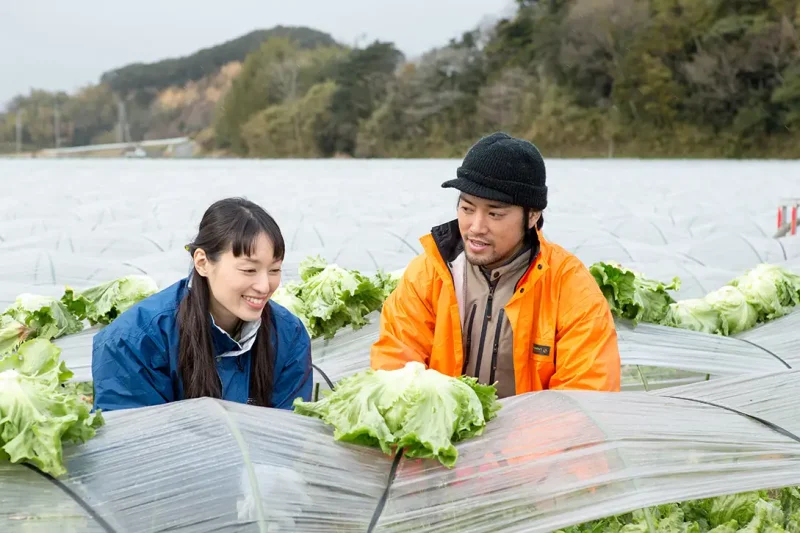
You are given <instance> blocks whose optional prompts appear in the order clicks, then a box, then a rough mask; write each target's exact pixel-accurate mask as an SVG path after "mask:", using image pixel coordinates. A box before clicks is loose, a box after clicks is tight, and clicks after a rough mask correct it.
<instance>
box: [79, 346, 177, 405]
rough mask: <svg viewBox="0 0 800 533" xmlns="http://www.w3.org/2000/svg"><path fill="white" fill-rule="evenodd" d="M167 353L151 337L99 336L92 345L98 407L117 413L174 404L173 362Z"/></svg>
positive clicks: (95, 395) (95, 402)
mask: <svg viewBox="0 0 800 533" xmlns="http://www.w3.org/2000/svg"><path fill="white" fill-rule="evenodd" d="M98 337H99V338H98ZM164 353H165V352H164V348H163V347H160V346H158V345H157V343H156V342H154V341H153V339H152V338H151V337H150V336H148V335H147V334H140V335H138V336H135V335H134V336H131V335H121V336H118V337H116V338H111V337H110V336H106V335H98V336H95V338H94V341H93V343H92V378H93V380H94V408H95V409H102V410H103V411H115V410H118V409H130V408H133V407H145V406H150V405H159V404H163V403H167V402H171V401H174V398H173V397H172V396H173V387H172V380H171V378H170V373H169V363H168V362H167V361H168V359H167V357H166V356H165V355H162V354H164ZM158 361H161V363H158Z"/></svg>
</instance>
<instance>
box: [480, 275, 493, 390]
mask: <svg viewBox="0 0 800 533" xmlns="http://www.w3.org/2000/svg"><path fill="white" fill-rule="evenodd" d="M494 288H495V285H494V283H490V284H489V297H488V298H487V299H486V312H485V313H484V314H483V326H482V327H481V340H480V343H481V345H480V347H479V348H478V359H477V361H475V377H476V378H478V379H480V377H481V363H482V362H483V361H482V360H483V344H484V343H485V342H486V328H487V327H488V326H489V321H490V320H491V319H492V299H493V298H494Z"/></svg>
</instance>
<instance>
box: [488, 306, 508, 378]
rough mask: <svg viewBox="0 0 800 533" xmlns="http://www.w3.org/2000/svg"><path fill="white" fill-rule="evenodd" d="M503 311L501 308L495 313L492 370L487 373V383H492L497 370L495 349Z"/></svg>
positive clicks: (501, 327) (498, 341) (498, 342)
mask: <svg viewBox="0 0 800 533" xmlns="http://www.w3.org/2000/svg"><path fill="white" fill-rule="evenodd" d="M505 311H506V310H505V309H501V310H500V314H499V315H497V327H496V328H495V330H494V344H493V345H492V372H491V374H490V375H489V383H487V385H491V384H493V383H494V374H495V372H496V371H497V350H498V348H499V347H500V332H502V331H503V317H504V316H505Z"/></svg>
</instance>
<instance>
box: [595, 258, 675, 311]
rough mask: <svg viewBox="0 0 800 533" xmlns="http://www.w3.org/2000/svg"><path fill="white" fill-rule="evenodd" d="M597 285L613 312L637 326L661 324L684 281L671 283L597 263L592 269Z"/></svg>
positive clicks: (604, 263)
mask: <svg viewBox="0 0 800 533" xmlns="http://www.w3.org/2000/svg"><path fill="white" fill-rule="evenodd" d="M589 272H591V274H592V276H593V277H594V279H595V281H596V282H597V284H598V285H599V287H600V290H601V291H602V292H603V295H604V296H605V297H606V300H608V304H609V306H610V307H611V312H612V313H614V314H615V315H617V316H620V317H622V318H626V319H628V320H630V321H632V322H633V325H634V326H635V325H637V324H638V323H639V322H650V323H653V324H659V323H661V321H662V320H664V317H665V316H666V315H667V311H668V310H669V306H670V304H672V303H675V299H674V298H673V297H672V296H671V295H670V294H669V292H667V291H670V290H678V289H680V285H681V282H680V279H679V278H677V277H675V278H673V279H672V282H671V283H668V284H667V283H663V282H661V281H658V280H654V279H650V278H648V277H646V276H645V275H644V274H642V273H640V272H635V271H633V270H630V269H628V268H625V267H623V266H622V265H620V264H619V263H616V262H613V261H606V262H597V263H594V264H593V265H591V266H590V267H589Z"/></svg>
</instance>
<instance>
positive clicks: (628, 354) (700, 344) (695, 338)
mask: <svg viewBox="0 0 800 533" xmlns="http://www.w3.org/2000/svg"><path fill="white" fill-rule="evenodd" d="M616 327H617V342H618V344H619V349H620V359H621V360H622V363H623V364H625V365H644V366H666V367H669V368H675V369H682V370H689V371H694V372H700V373H703V374H712V375H717V376H729V375H739V374H747V373H752V372H754V371H755V372H770V371H778V370H786V369H787V368H788V367H787V365H786V364H783V363H782V362H781V360H780V359H778V358H776V357H775V356H773V355H772V354H770V352H769V351H768V350H765V349H764V348H761V347H759V346H757V345H754V344H751V343H748V342H744V341H742V340H740V339H737V338H734V337H724V336H721V335H710V334H708V333H699V332H696V331H689V330H684V329H679V328H671V327H667V326H658V325H655V324H646V323H640V324H638V325H637V326H636V327H633V326H631V325H630V323H629V322H627V321H623V320H618V321H617V322H616Z"/></svg>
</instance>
